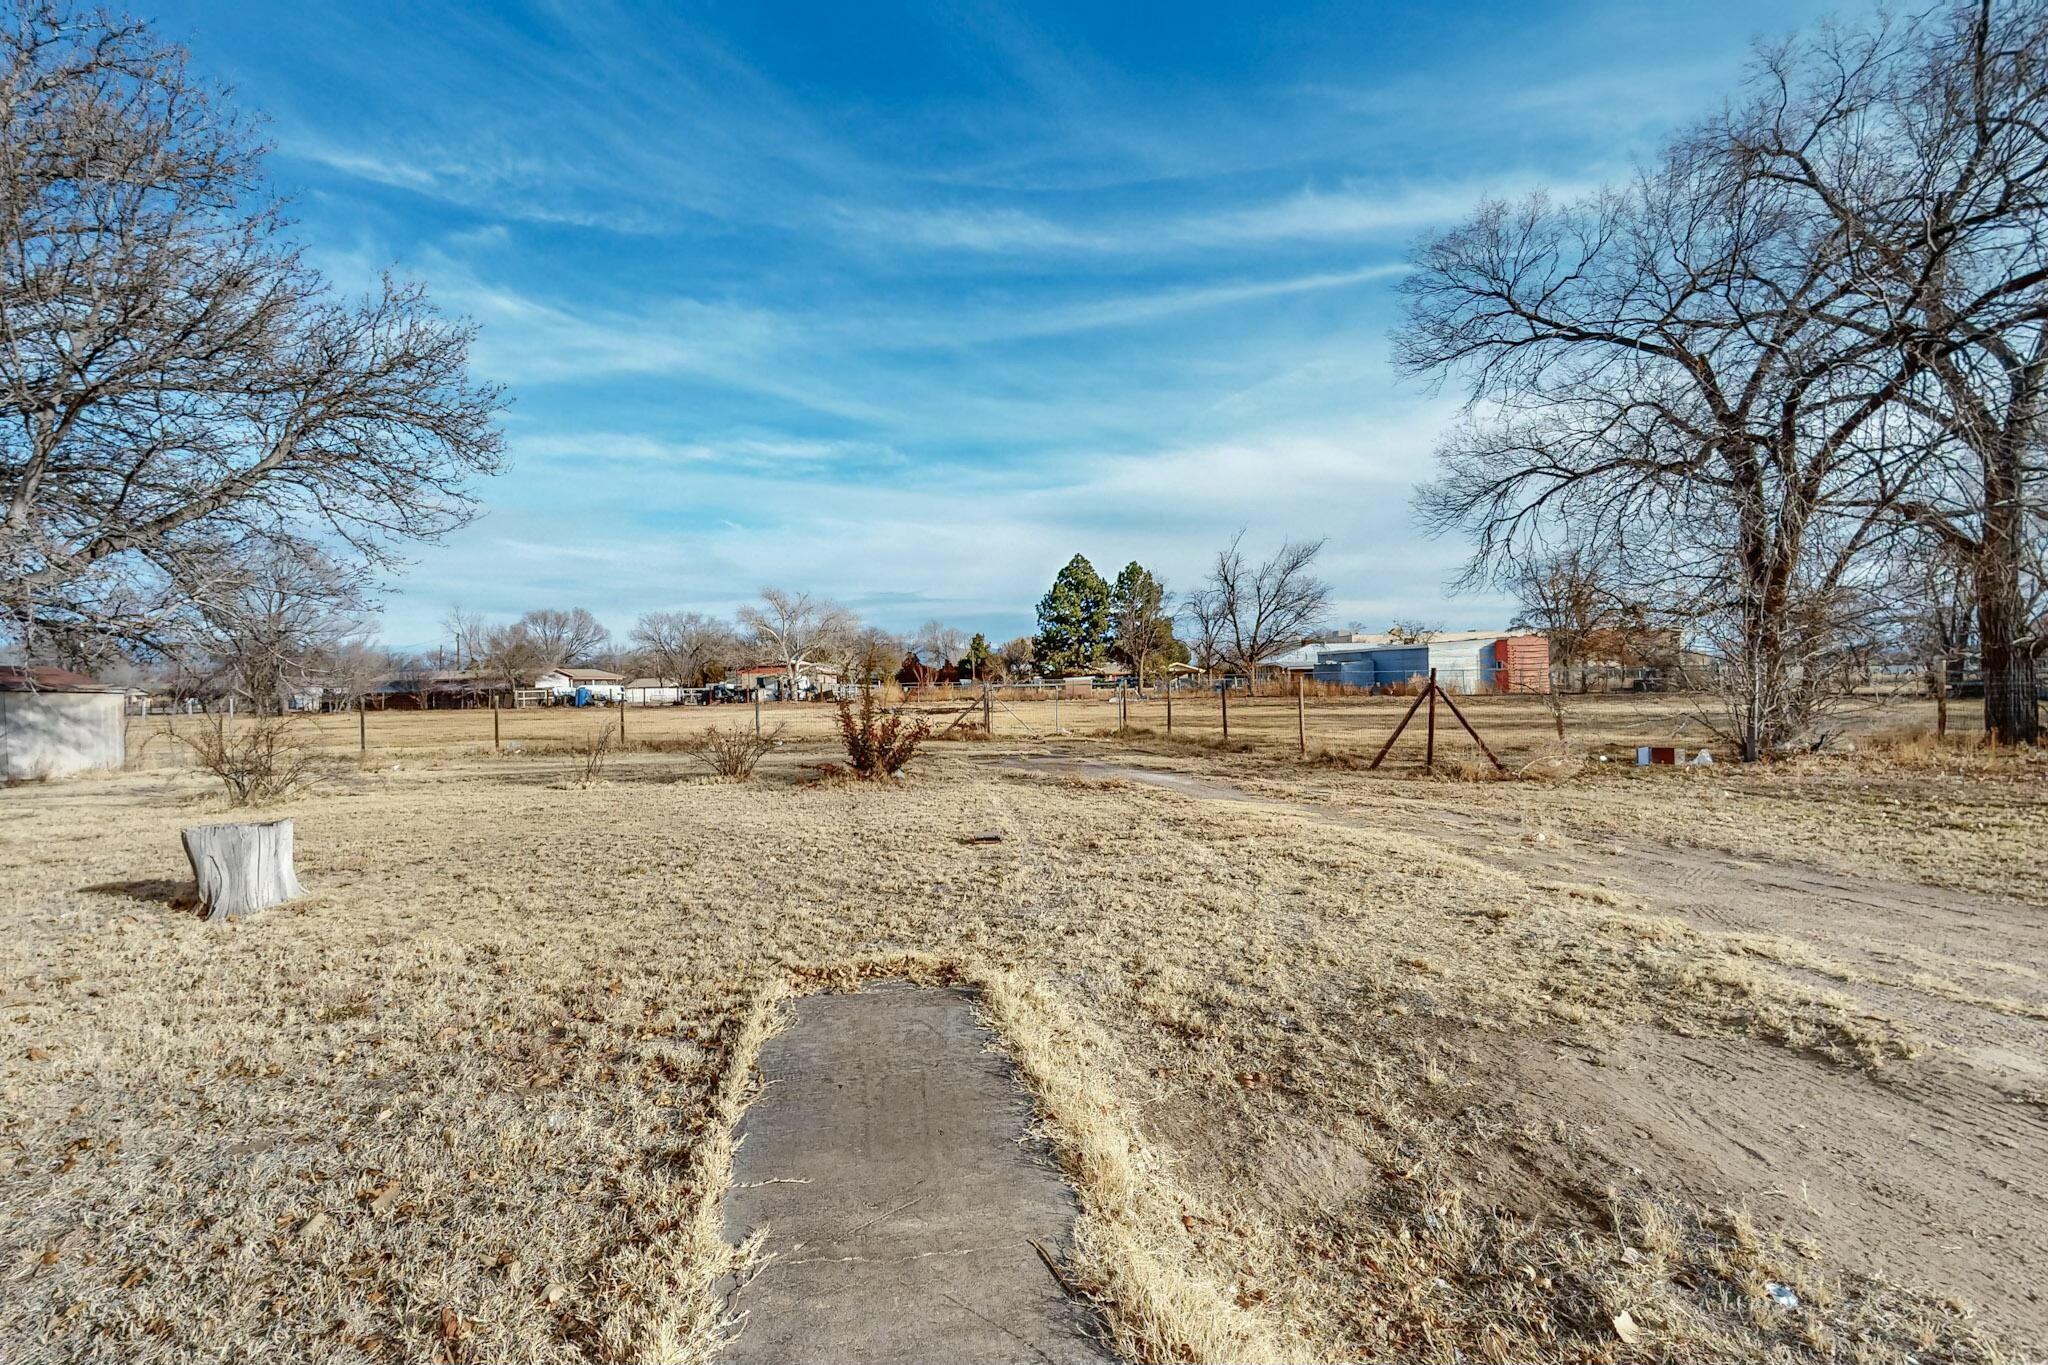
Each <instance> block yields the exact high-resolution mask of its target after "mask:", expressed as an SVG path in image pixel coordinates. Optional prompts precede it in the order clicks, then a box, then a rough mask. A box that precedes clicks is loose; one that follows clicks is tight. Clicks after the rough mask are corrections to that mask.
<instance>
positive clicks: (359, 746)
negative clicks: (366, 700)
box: [356, 697, 370, 754]
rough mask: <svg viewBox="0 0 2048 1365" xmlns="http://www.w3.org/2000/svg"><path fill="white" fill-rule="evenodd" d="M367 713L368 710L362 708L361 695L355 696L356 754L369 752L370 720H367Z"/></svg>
mask: <svg viewBox="0 0 2048 1365" xmlns="http://www.w3.org/2000/svg"><path fill="white" fill-rule="evenodd" d="M369 714H370V713H369V712H368V711H367V710H365V709H364V707H363V699H362V698H361V697H357V698H356V753H357V754H367V753H369V752H370V722H369V720H368V716H369Z"/></svg>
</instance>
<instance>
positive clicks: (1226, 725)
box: [1216, 676, 1230, 739]
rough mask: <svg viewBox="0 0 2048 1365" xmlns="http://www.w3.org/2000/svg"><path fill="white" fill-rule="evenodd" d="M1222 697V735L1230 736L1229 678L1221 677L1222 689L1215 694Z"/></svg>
mask: <svg viewBox="0 0 2048 1365" xmlns="http://www.w3.org/2000/svg"><path fill="white" fill-rule="evenodd" d="M1216 695H1217V696H1218V697H1220V698H1222V699H1223V737H1224V738H1225V739H1229V738H1230V679H1229V677H1228V676H1226V677H1225V678H1224V679H1223V690H1222V691H1221V692H1218V693H1217V694H1216Z"/></svg>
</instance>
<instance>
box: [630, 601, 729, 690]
mask: <svg viewBox="0 0 2048 1365" xmlns="http://www.w3.org/2000/svg"><path fill="white" fill-rule="evenodd" d="M630 638H631V639H632V642H633V644H634V646H635V647H636V648H638V649H639V650H640V651H641V653H642V654H643V655H644V656H645V658H646V659H647V661H648V663H649V664H650V665H651V667H652V670H653V672H654V673H655V674H656V675H657V676H659V677H661V678H663V679H665V680H667V681H671V682H674V683H677V684H679V685H681V686H685V687H693V686H696V685H697V684H699V683H701V682H703V681H704V679H705V678H706V677H707V676H708V675H710V674H712V673H713V672H714V671H716V670H717V669H718V668H719V666H720V665H722V664H723V663H724V662H725V661H726V657H727V656H728V655H730V654H731V653H732V651H733V631H732V627H731V626H729V625H727V624H726V623H725V622H723V621H721V620H719V619H718V618H717V617H715V616H706V615H704V614H703V613H701V612H694V611H650V612H648V613H647V614H646V615H644V616H642V617H641V618H640V619H639V620H638V621H636V622H634V624H633V630H632V634H631V637H630Z"/></svg>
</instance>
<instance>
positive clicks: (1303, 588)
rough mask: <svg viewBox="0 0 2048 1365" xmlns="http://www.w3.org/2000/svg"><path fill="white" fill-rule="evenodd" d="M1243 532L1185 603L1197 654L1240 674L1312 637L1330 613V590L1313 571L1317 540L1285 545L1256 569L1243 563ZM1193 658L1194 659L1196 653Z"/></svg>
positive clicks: (1250, 676)
mask: <svg viewBox="0 0 2048 1365" xmlns="http://www.w3.org/2000/svg"><path fill="white" fill-rule="evenodd" d="M1244 535H1245V533H1244V532H1243V531H1239V532H1238V533H1237V534H1236V535H1235V536H1234V537H1232V538H1231V541H1230V544H1229V545H1227V546H1225V547H1224V548H1223V549H1222V550H1219V551H1217V554H1216V562H1215V564H1214V566H1213V567H1212V568H1211V569H1210V570H1209V578H1208V581H1207V582H1206V583H1205V584H1204V585H1203V586H1202V587H1201V588H1200V589H1199V590H1198V591H1197V592H1195V593H1194V594H1192V595H1191V596H1190V598H1189V601H1188V614H1189V617H1190V619H1191V620H1192V621H1193V623H1194V626H1195V631H1194V634H1195V642H1196V644H1197V646H1198V650H1201V651H1210V652H1212V657H1213V658H1214V659H1216V660H1219V661H1221V662H1223V663H1227V664H1229V665H1230V666H1231V667H1232V668H1234V669H1237V670H1238V671H1239V672H1241V673H1243V674H1244V677H1245V682H1246V685H1247V686H1251V685H1253V684H1254V683H1255V682H1256V680H1257V676H1258V669H1259V666H1260V665H1261V664H1263V663H1265V661H1266V660H1268V659H1270V658H1272V657H1273V656H1274V655H1276V654H1282V653H1285V652H1286V651H1287V650H1289V649H1292V648H1294V647H1295V646H1296V645H1298V644H1300V643H1301V642H1302V641H1303V640H1304V639H1306V638H1308V637H1309V636H1311V635H1313V634H1315V633H1316V631H1317V630H1318V629H1319V628H1320V626H1321V624H1322V621H1323V617H1324V615H1325V613H1327V612H1328V611H1329V608H1330V587H1329V584H1327V583H1325V582H1323V580H1322V579H1320V578H1317V577H1316V576H1315V575H1314V573H1313V572H1312V570H1313V569H1314V568H1315V562H1316V557H1317V556H1318V555H1320V554H1321V553H1322V551H1323V544H1324V542H1322V541H1320V540H1290V541H1288V542H1286V543H1285V544H1284V545H1282V546H1281V547H1280V548H1279V549H1278V550H1276V551H1274V553H1273V556H1272V558H1270V559H1268V560H1266V561H1265V562H1264V563H1262V564H1259V565H1257V566H1256V567H1255V566H1253V565H1252V563H1251V562H1250V561H1249V560H1247V559H1246V558H1245V557H1244V551H1243V549H1242V548H1241V547H1242V545H1243V543H1244ZM1197 657H1198V658H1199V657H1200V655H1199V652H1198V655H1197Z"/></svg>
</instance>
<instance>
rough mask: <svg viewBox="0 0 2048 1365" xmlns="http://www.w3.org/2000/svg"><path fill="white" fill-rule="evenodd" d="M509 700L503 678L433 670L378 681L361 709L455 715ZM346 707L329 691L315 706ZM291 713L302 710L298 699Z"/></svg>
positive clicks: (472, 671) (457, 670) (468, 671)
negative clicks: (439, 712)
mask: <svg viewBox="0 0 2048 1365" xmlns="http://www.w3.org/2000/svg"><path fill="white" fill-rule="evenodd" d="M511 696H512V691H511V689H510V688H508V687H506V686H505V680H504V679H503V678H499V677H494V676H492V675H490V674H486V673H479V672H477V671H476V670H475V669H473V668H432V669H421V670H412V671H407V672H404V673H392V674H387V675H386V676H384V677H382V678H379V679H377V681H376V682H375V683H373V684H371V686H370V690H369V691H368V692H366V693H365V694H364V695H363V705H365V706H367V707H369V708H370V709H372V710H380V711H456V710H465V709H468V708H470V707H478V706H489V705H491V704H492V703H493V702H498V703H501V704H506V703H509V702H510V700H511ZM346 704H347V703H346V700H345V699H344V698H342V697H341V696H340V695H339V694H338V693H334V692H331V691H330V692H326V693H324V697H323V700H322V702H320V703H319V704H318V706H324V707H326V708H327V709H339V708H340V707H342V706H344V705H346ZM318 706H316V708H315V709H318ZM293 709H294V710H298V709H301V708H300V707H299V705H298V700H297V699H294V701H293Z"/></svg>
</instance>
